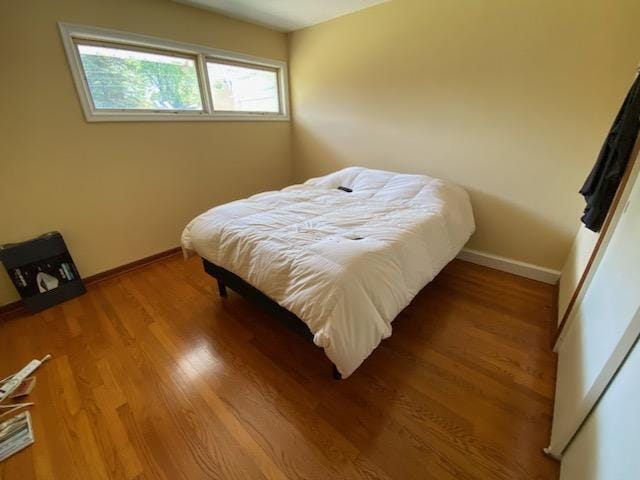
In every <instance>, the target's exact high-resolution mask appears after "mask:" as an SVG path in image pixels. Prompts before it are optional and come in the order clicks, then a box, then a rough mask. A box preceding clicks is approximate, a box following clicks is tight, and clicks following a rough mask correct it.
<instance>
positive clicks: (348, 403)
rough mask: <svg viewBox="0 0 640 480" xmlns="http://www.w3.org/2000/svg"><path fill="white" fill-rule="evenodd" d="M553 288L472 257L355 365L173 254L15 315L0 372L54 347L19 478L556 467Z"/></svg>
mask: <svg viewBox="0 0 640 480" xmlns="http://www.w3.org/2000/svg"><path fill="white" fill-rule="evenodd" d="M551 297H552V291H551V287H550V286H548V285H544V284H541V283H538V282H534V281H531V280H526V279H522V278H519V277H515V276H511V275H509V274H505V273H501V272H497V271H494V270H490V269H486V268H483V267H479V266H475V265H472V264H469V263H465V262H462V261H454V262H453V263H452V264H450V265H449V266H448V267H447V268H446V269H445V270H444V271H443V272H442V273H441V274H440V275H439V276H438V277H437V279H436V280H434V281H433V282H432V283H431V284H430V285H429V286H428V287H427V288H425V289H424V290H423V291H422V292H421V293H420V294H419V295H418V297H417V298H416V299H415V301H414V302H413V303H412V304H411V305H410V306H409V307H408V308H407V309H406V310H405V311H404V312H403V313H402V314H401V315H400V316H399V317H398V318H397V319H396V320H395V323H394V333H393V336H392V337H391V338H390V339H388V340H385V341H384V342H383V343H382V344H381V345H380V347H378V349H377V350H376V351H375V352H374V353H373V354H372V355H371V356H370V357H369V358H368V359H367V360H366V362H365V363H364V364H363V365H362V366H361V367H360V368H359V369H358V370H357V372H356V373H355V374H354V375H352V376H351V377H350V378H348V379H346V380H342V381H338V382H337V381H334V380H332V379H331V369H330V364H329V362H328V360H327V359H326V358H325V357H324V354H323V352H322V350H320V349H319V348H317V347H315V346H313V345H312V344H310V343H307V342H306V341H305V340H304V339H303V338H302V337H299V336H298V335H296V334H294V333H292V332H290V331H288V330H286V329H285V328H284V327H282V326H281V325H280V324H279V323H278V322H277V320H275V319H274V318H271V317H270V316H268V315H266V314H264V313H262V312H261V311H259V310H258V309H256V308H255V307H253V306H252V305H251V304H250V303H248V302H247V301H245V300H243V299H242V298H241V297H239V296H238V295H236V294H234V293H230V296H229V298H228V299H226V300H222V299H220V298H218V294H217V291H216V288H215V284H214V281H213V280H212V279H211V278H210V277H208V276H206V275H205V274H204V273H203V272H202V267H201V265H200V263H199V262H198V260H196V259H193V260H190V261H188V262H185V261H183V260H182V259H181V258H180V257H172V258H169V259H166V260H164V261H162V262H159V263H156V264H154V265H152V266H149V267H145V268H143V269H141V270H137V271H135V272H130V273H127V274H125V275H123V276H121V277H118V278H115V279H111V280H107V281H105V282H102V283H99V284H97V285H95V286H93V287H91V288H90V289H89V293H88V294H86V295H84V296H83V297H81V298H78V299H76V300H73V301H71V302H68V303H66V304H64V305H62V306H58V307H55V308H53V309H50V310H48V311H46V312H44V313H42V314H39V315H34V316H25V317H21V318H14V319H9V320H5V321H0V376H3V375H4V374H8V373H10V372H12V371H14V370H17V369H19V368H20V367H21V366H22V365H23V364H24V363H26V362H27V361H29V360H31V359H32V358H34V357H41V356H42V355H44V354H45V353H47V352H51V353H52V354H53V359H52V360H51V361H50V362H49V363H47V364H45V365H44V366H43V367H42V368H41V370H40V371H39V372H38V374H37V385H36V388H35V390H34V393H33V394H32V399H33V400H34V401H35V402H36V405H35V407H33V408H32V409H31V411H32V415H33V421H34V428H35V436H36V443H35V445H33V446H32V447H30V448H28V449H26V450H24V451H23V452H21V453H19V454H17V455H15V456H14V457H11V458H10V459H8V460H6V461H5V462H2V463H0V478H2V479H3V480H5V479H6V480H12V479H19V480H26V479H30V478H42V479H46V478H56V479H64V480H67V479H83V480H87V479H111V478H126V479H133V478H165V479H168V480H177V479H201V478H216V479H227V478H230V479H243V480H246V479H261V478H278V479H288V478H290V479H298V478H301V479H302V478H304V479H320V480H329V479H398V480H410V479H438V480H442V479H509V480H514V479H527V480H531V479H554V478H557V474H558V465H557V464H556V462H554V461H553V460H550V459H548V458H546V457H545V456H544V455H543V454H542V453H541V448H542V447H544V446H546V445H547V442H548V438H549V426H550V419H551V411H552V410H551V409H552V398H553V388H554V375H555V357H554V355H553V354H551V353H550V351H549V348H548V345H549V321H550V310H551Z"/></svg>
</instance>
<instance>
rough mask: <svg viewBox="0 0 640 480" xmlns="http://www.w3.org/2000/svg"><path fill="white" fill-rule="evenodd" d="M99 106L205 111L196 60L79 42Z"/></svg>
mask: <svg viewBox="0 0 640 480" xmlns="http://www.w3.org/2000/svg"><path fill="white" fill-rule="evenodd" d="M78 51H79V53H80V59H81V61H82V66H83V67H84V72H85V76H86V78H87V83H88V84H89V90H90V91H91V97H92V98H93V104H94V106H95V108H96V109H131V110H136V109H140V110H142V109H144V110H202V97H201V96H200V87H199V85H198V76H197V74H196V65H195V60H194V59H192V58H185V57H176V56H172V55H162V54H159V53H151V52H143V51H137V50H126V49H123V48H117V47H109V46H102V45H84V44H78Z"/></svg>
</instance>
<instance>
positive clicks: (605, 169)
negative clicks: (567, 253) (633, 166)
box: [580, 75, 640, 232]
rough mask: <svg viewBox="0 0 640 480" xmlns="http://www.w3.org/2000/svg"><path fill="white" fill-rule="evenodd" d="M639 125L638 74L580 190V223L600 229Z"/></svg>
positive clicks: (595, 230) (639, 79) (627, 160)
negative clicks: (584, 204) (582, 198)
mask: <svg viewBox="0 0 640 480" xmlns="http://www.w3.org/2000/svg"><path fill="white" fill-rule="evenodd" d="M639 128H640V75H639V76H637V77H636V79H635V81H634V82H633V85H632V86H631V89H630V90H629V93H627V97H626V98H625V100H624V103H623V104H622V107H621V108H620V111H619V112H618V115H617V116H616V119H615V120H614V122H613V125H612V127H611V130H610V131H609V135H607V139H606V140H605V142H604V145H602V149H601V150H600V155H598V160H597V161H596V164H595V165H594V166H593V169H592V170H591V173H590V174H589V176H588V177H587V180H586V181H585V182H584V185H583V186H582V188H581V189H580V193H581V194H582V195H584V199H585V201H586V202H587V206H586V207H585V209H584V214H583V215H582V223H584V224H585V226H586V227H587V228H588V229H589V230H593V231H594V232H599V231H600V227H602V223H603V222H604V219H605V218H606V216H607V212H608V211H609V207H610V206H611V202H612V201H613V197H614V196H615V194H616V190H617V189H618V185H619V184H620V180H621V179H622V176H623V175H624V171H625V168H626V166H627V163H628V162H629V157H630V156H631V151H632V150H633V145H634V143H635V141H636V137H637V136H638V129H639Z"/></svg>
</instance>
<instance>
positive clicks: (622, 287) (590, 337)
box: [548, 180, 640, 457]
mask: <svg viewBox="0 0 640 480" xmlns="http://www.w3.org/2000/svg"><path fill="white" fill-rule="evenodd" d="M624 208H625V209H624V213H623V214H622V216H621V217H620V220H619V222H618V223H617V225H616V227H615V230H614V231H613V234H612V236H611V240H610V242H609V244H608V245H607V248H606V251H605V252H604V255H603V257H602V260H601V262H600V263H599V264H598V267H597V270H596V272H595V273H594V276H593V279H592V281H591V283H590V284H589V286H588V288H587V291H586V293H585V294H584V297H583V299H582V301H581V303H580V305H578V306H577V308H575V313H574V317H573V318H571V319H570V323H569V324H568V325H567V331H566V332H565V333H564V334H563V341H562V344H561V345H560V348H559V350H558V375H557V383H556V400H555V407H554V416H553V427H552V434H551V443H550V446H549V449H548V451H549V453H551V454H552V455H554V456H557V457H559V456H560V455H561V454H562V452H563V451H564V449H565V448H566V447H567V445H568V444H569V441H570V440H571V438H572V437H573V435H574V434H575V433H576V431H577V430H578V428H579V427H580V425H581V424H582V422H583V421H584V419H585V418H586V416H587V414H588V413H589V411H591V409H592V408H593V406H594V405H595V403H596V401H597V400H598V398H599V397H600V396H601V395H602V392H603V391H604V389H605V387H606V386H607V384H608V383H609V381H610V380H611V378H612V376H613V374H614V372H615V371H616V369H617V368H618V367H619V365H620V364H621V362H622V359H623V358H624V356H625V355H626V354H627V353H628V352H629V349H630V348H631V345H632V344H633V342H634V341H635V339H636V338H637V336H638V333H639V332H640V318H636V317H635V313H636V311H637V310H638V308H639V307H640V182H638V181H637V180H636V181H635V182H634V184H633V186H632V187H631V192H630V194H629V199H628V202H627V204H626V206H625V207H624Z"/></svg>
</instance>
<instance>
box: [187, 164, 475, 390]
mask: <svg viewBox="0 0 640 480" xmlns="http://www.w3.org/2000/svg"><path fill="white" fill-rule="evenodd" d="M338 186H344V187H348V188H351V189H353V192H351V193H347V192H344V191H341V190H338V189H337V187H338ZM474 228H475V227H474V221H473V214H472V211H471V205H470V203H469V197H468V196H467V194H466V192H465V191H464V190H462V189H461V188H460V187H457V186H456V185H453V184H451V183H449V182H446V181H443V180H439V179H436V178H431V177H427V176H422V175H404V174H396V173H391V172H385V171H381V170H369V169H365V168H360V167H351V168H345V169H344V170H340V171H338V172H335V173H333V174H330V175H327V176H325V177H319V178H314V179H311V180H308V181H307V182H305V183H304V184H302V185H293V186H291V187H288V188H285V189H283V190H280V191H275V192H266V193H261V194H258V195H254V196H252V197H250V198H247V199H245V200H239V201H236V202H232V203H228V204H225V205H221V206H219V207H215V208H212V209H211V210H209V211H208V212H206V213H203V214H202V215H200V216H198V217H196V218H195V219H194V220H192V221H191V222H190V223H189V225H187V227H186V228H185V230H184V232H183V234H182V246H183V249H184V251H185V253H186V254H190V253H193V252H196V253H197V254H198V255H200V256H201V257H203V258H206V259H207V260H209V261H210V262H212V263H214V264H216V265H218V266H220V267H223V268H225V269H227V270H229V271H231V272H233V273H235V274H236V275H238V276H240V277H241V278H242V279H244V280H245V281H246V282H248V283H250V284H251V285H253V286H254V287H256V288H257V289H259V290H260V291H262V292H263V293H264V294H266V295H267V296H269V297H270V298H271V299H273V300H275V301H276V302H278V303H279V304H280V305H282V306H283V307H285V308H286V309H287V310H289V311H291V312H293V313H294V314H296V315H297V316H298V317H299V318H300V319H302V320H303V321H304V322H305V323H306V324H307V325H308V326H309V329H310V330H311V331H312V332H313V334H314V342H315V343H316V345H318V346H320V347H322V348H324V351H325V353H326V355H327V356H328V357H329V358H330V359H331V361H332V362H333V363H334V364H335V365H336V367H337V368H338V370H339V371H340V373H341V374H342V376H343V378H344V377H348V376H349V375H351V374H352V373H353V372H354V370H355V369H356V368H358V366H359V365H360V364H361V363H362V362H363V361H364V359H366V358H367V357H368V356H369V354H370V353H371V352H372V351H373V350H374V349H375V348H376V347H377V345H378V344H379V343H380V341H381V340H382V339H383V338H387V337H388V336H390V335H391V322H392V321H393V319H394V318H395V317H396V315H398V313H400V311H401V310H402V309H403V308H405V307H406V306H407V305H408V304H409V302H410V301H411V300H412V299H413V297H414V296H415V295H416V294H417V293H418V292H419V291H420V289H422V288H423V287H424V286H425V285H426V284H427V283H428V282H430V281H431V280H432V279H433V277H435V276H436V275H437V274H438V272H439V271H440V270H441V269H442V268H443V267H444V266H445V265H446V264H447V263H448V262H449V261H451V260H452V259H453V258H454V257H455V256H456V255H457V253H458V252H459V251H460V249H461V248H462V247H463V245H464V244H465V243H466V241H467V240H468V238H469V236H470V235H471V234H472V233H473V231H474Z"/></svg>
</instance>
